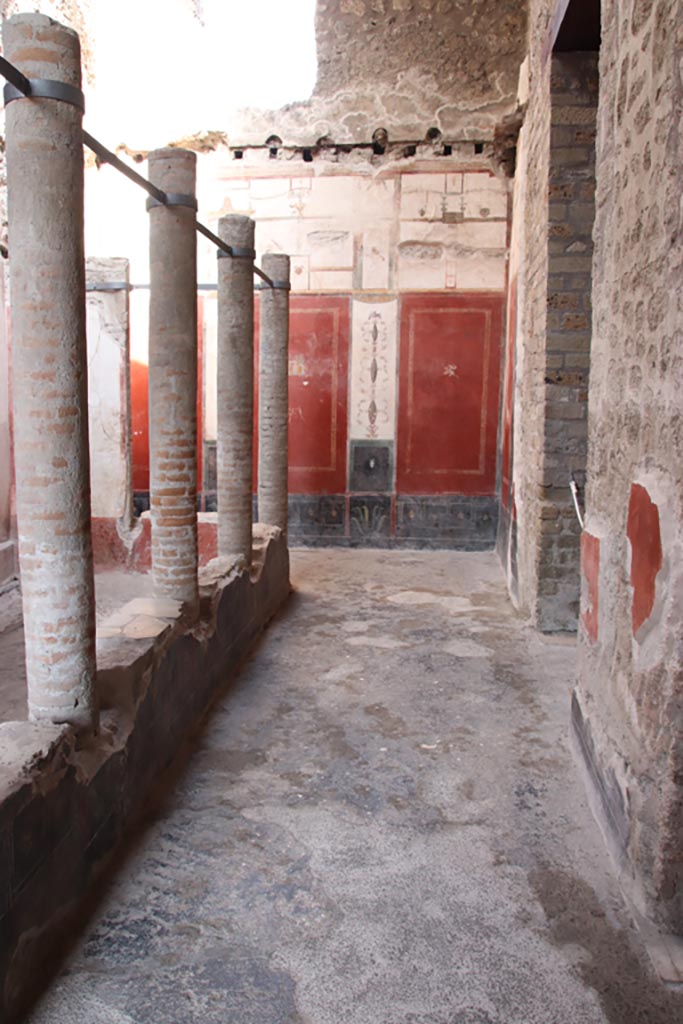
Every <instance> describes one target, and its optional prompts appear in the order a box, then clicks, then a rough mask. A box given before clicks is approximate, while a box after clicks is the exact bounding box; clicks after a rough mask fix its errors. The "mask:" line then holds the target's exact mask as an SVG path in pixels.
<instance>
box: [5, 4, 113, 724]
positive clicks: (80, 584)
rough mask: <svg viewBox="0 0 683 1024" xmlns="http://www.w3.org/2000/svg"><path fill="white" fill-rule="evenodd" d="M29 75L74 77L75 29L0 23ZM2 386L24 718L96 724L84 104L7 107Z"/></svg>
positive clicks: (77, 64) (43, 21)
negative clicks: (8, 402)
mask: <svg viewBox="0 0 683 1024" xmlns="http://www.w3.org/2000/svg"><path fill="white" fill-rule="evenodd" d="M2 34H3V43H4V46H3V49H4V53H5V56H6V57H7V59H8V60H9V61H11V62H12V63H13V64H15V65H16V66H17V67H18V68H19V70H20V71H21V72H22V73H23V74H24V75H26V76H27V77H28V78H46V79H52V80H57V81H61V82H66V83H67V84H68V85H71V86H75V87H76V88H80V86H81V53H80V43H79V39H78V35H77V34H76V33H75V32H73V31H72V30H71V29H69V28H66V27H65V26H64V25H60V24H59V23H57V22H55V21H52V20H51V19H50V18H48V17H45V16H44V15H40V14H19V15H16V16H15V17H13V18H10V19H9V20H8V21H6V22H5V24H4V26H3V33H2ZM5 116H6V147H7V190H8V206H9V252H10V291H11V301H12V393H13V406H14V454H15V473H16V507H17V521H18V533H19V564H20V571H21V585H22V601H23V609H24V630H25V643H26V672H27V680H28V705H29V716H30V718H32V719H34V720H41V719H42V720H48V721H53V722H69V723H72V724H73V725H74V726H76V727H79V728H89V727H92V726H94V725H95V724H96V722H97V705H96V697H95V691H94V682H95V599H94V582H93V559H92V539H91V532H90V479H89V456H88V396H87V379H88V371H87V358H86V327H85V324H86V313H85V259H84V242H83V140H82V119H83V115H82V111H81V110H79V108H78V107H77V106H75V105H73V104H71V103H66V102H64V101H63V100H56V99H39V98H33V99H16V100H14V101H13V102H11V103H10V104H9V105H8V107H7V111H6V115H5Z"/></svg>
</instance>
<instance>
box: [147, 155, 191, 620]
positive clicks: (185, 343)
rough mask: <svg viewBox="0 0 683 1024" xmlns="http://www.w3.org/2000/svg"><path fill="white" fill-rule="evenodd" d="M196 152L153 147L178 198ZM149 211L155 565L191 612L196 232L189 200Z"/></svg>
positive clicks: (164, 584)
mask: <svg viewBox="0 0 683 1024" xmlns="http://www.w3.org/2000/svg"><path fill="white" fill-rule="evenodd" d="M196 165H197V158H196V155H195V154H194V153H193V152H190V151H189V150H184V149H170V148H169V149H158V150H155V151H154V152H153V153H150V155H149V178H150V181H151V182H153V184H154V185H157V186H158V187H159V188H161V189H163V191H164V192H166V193H174V194H175V196H174V198H178V197H183V196H184V197H188V196H194V192H195V183H196ZM148 208H149V217H150V242H149V252H150V303H149V422H150V427H149V442H150V508H151V516H152V573H153V576H154V589H155V592H156V594H157V595H158V596H159V597H172V598H174V599H175V600H177V601H181V602H182V603H183V606H184V609H185V613H186V614H187V615H188V616H189V617H192V616H193V615H194V614H195V613H196V611H197V608H198V591H197V233H196V227H195V225H196V218H197V214H196V210H195V209H193V208H192V207H191V206H189V205H168V206H162V205H158V204H155V201H154V200H148Z"/></svg>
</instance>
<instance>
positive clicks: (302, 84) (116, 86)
mask: <svg viewBox="0 0 683 1024" xmlns="http://www.w3.org/2000/svg"><path fill="white" fill-rule="evenodd" d="M315 2H316V0H200V4H201V14H202V16H203V21H204V25H201V24H200V23H199V21H197V20H196V18H194V17H193V15H192V0H91V10H92V12H93V21H92V23H93V27H94V46H95V76H96V85H95V90H94V92H92V91H90V90H89V91H88V95H87V113H86V121H85V124H86V127H87V129H88V131H90V132H91V133H92V134H93V135H95V136H97V138H99V139H100V140H101V141H102V142H104V144H105V145H108V146H110V147H115V146H116V145H118V144H119V143H121V142H126V143H127V144H128V145H130V146H132V147H134V148H141V149H142V148H144V149H151V148H154V147H157V146H160V145H163V144H164V143H166V142H169V141H171V140H173V139H177V138H180V137H182V136H183V135H187V134H190V133H193V132H196V131H201V130H203V129H214V130H219V131H220V130H226V128H227V127H228V123H229V115H230V111H233V110H237V109H239V108H240V107H261V108H265V109H277V108H278V107H281V106H283V105H284V104H285V103H291V102H293V101H295V100H305V99H307V98H308V97H309V96H310V94H311V92H312V91H313V86H314V85H315V78H316V70H317V64H316V49H315V26H314V16H315ZM234 141H235V142H239V140H238V139H236V140H234ZM264 141H265V140H264Z"/></svg>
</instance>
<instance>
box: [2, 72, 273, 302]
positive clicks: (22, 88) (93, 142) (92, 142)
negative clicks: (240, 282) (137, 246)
mask: <svg viewBox="0 0 683 1024" xmlns="http://www.w3.org/2000/svg"><path fill="white" fill-rule="evenodd" d="M0 75H2V77H3V78H5V79H7V81H8V82H11V83H12V85H13V86H14V87H15V88H16V89H18V90H19V92H20V93H22V94H23V95H24V96H30V95H31V82H30V80H29V79H28V78H27V77H26V75H23V74H22V73H21V71H20V70H19V68H17V67H15V66H14V64H10V62H9V61H8V60H7V59H6V58H5V57H2V56H0ZM83 143H84V145H86V146H87V147H88V149H91V150H92V151H93V153H94V154H95V156H97V157H98V158H99V159H100V160H101V161H102V163H105V164H109V165H110V167H113V168H114V169H115V170H117V171H119V173H120V174H123V175H125V177H126V178H128V179H129V181H132V182H133V183H134V184H135V185H139V186H140V188H143V189H144V190H145V192H147V194H148V195H150V196H152V197H153V198H154V199H156V200H157V202H159V203H161V204H162V205H163V206H166V203H167V201H168V196H167V195H166V193H165V192H164V191H163V190H162V189H160V188H157V186H156V185H153V184H152V182H151V181H148V180H147V178H144V177H143V176H142V174H138V172H137V171H134V170H133V168H132V167H129V166H128V164H126V163H124V162H123V160H121V159H119V157H117V155H116V153H112V151H111V150H110V149H107V147H106V146H104V145H103V144H102V143H101V142H98V140H97V139H96V138H95V137H94V135H91V134H90V132H86V130H85V129H83ZM196 226H197V231H198V232H199V233H200V234H201V235H204V237H205V238H208V240H209V241H210V242H213V244H214V245H215V246H216V247H217V248H218V249H220V250H221V251H222V252H224V253H225V254H226V255H227V256H232V255H233V251H232V247H231V246H229V245H228V243H227V242H224V241H223V240H222V239H220V238H219V237H218V235H215V234H214V233H213V231H210V230H209V228H207V227H205V226H204V225H203V224H201V223H200V222H199V221H197V225H196ZM254 273H255V274H257V275H258V277H260V278H261V280H263V281H265V282H266V284H267V285H269V286H270V287H271V288H272V287H273V282H272V280H271V279H270V278H269V277H268V275H267V274H264V272H263V271H262V270H260V269H259V268H258V267H257V266H254Z"/></svg>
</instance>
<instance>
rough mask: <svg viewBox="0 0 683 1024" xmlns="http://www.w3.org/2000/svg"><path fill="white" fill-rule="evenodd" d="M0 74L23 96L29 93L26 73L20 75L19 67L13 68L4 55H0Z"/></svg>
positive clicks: (29, 84)
mask: <svg viewBox="0 0 683 1024" xmlns="http://www.w3.org/2000/svg"><path fill="white" fill-rule="evenodd" d="M0 75H2V77H3V78H6V79H7V81H8V82H11V83H12V85H13V86H14V87H15V88H16V89H18V90H19V92H22V93H23V94H24V96H30V95H31V83H30V82H29V80H28V78H27V77H26V75H22V73H21V71H20V70H19V68H15V66H14V64H10V62H9V61H8V60H5V58H4V57H0Z"/></svg>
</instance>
